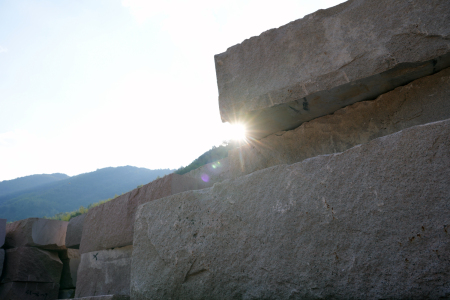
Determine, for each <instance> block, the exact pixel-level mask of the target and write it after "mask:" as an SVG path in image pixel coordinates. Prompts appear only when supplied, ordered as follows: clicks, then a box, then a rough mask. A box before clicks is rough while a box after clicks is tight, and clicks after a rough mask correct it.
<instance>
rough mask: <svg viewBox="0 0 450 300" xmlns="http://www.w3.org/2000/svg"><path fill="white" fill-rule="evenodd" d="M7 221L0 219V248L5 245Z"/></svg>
mask: <svg viewBox="0 0 450 300" xmlns="http://www.w3.org/2000/svg"><path fill="white" fill-rule="evenodd" d="M5 236H6V219H0V248H1V247H3V245H4V244H5Z"/></svg>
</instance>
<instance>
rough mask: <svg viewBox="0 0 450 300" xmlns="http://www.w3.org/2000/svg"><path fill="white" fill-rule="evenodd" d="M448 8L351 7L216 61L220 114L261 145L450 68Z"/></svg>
mask: <svg viewBox="0 0 450 300" xmlns="http://www.w3.org/2000/svg"><path fill="white" fill-rule="evenodd" d="M449 19H450V2H449V1H447V0H431V1H425V2H424V1H421V0H411V1H395V0H380V1H376V2H374V1H370V0H349V1H346V2H344V3H342V4H340V5H337V6H335V7H332V8H329V9H326V10H319V11H317V12H315V13H313V14H310V15H307V16H305V17H304V18H302V19H299V20H296V21H293V22H291V23H289V24H287V25H284V26H282V27H280V28H277V29H271V30H268V31H266V32H264V33H262V34H261V35H260V36H257V37H252V38H250V39H248V40H245V41H243V42H242V43H241V44H238V45H235V46H233V47H230V48H228V50H227V51H226V52H224V53H222V54H218V55H216V56H215V65H216V74H217V84H218V89H219V108H220V114H221V117H222V120H223V121H224V122H225V121H227V122H231V123H234V122H242V123H245V124H246V125H247V128H248V135H249V136H250V137H253V138H256V139H259V138H262V137H265V136H268V135H270V134H272V133H275V132H278V131H282V130H290V129H293V128H296V127H298V126H299V125H300V124H302V123H303V122H306V121H309V120H312V119H314V118H317V117H320V116H324V115H327V114H331V113H333V112H334V111H336V110H338V109H340V108H342V107H344V106H347V105H350V104H352V103H355V102H358V101H363V100H371V99H375V98H376V97H377V96H379V95H381V94H384V93H386V92H388V91H390V90H392V89H394V88H396V87H398V86H401V85H404V84H407V83H408V82H411V81H413V80H415V79H418V78H420V77H423V76H427V75H431V74H433V73H436V72H438V71H440V70H442V69H444V68H446V67H449V66H450V39H449V37H450V26H448V20H449Z"/></svg>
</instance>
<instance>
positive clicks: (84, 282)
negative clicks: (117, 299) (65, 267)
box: [75, 246, 133, 298]
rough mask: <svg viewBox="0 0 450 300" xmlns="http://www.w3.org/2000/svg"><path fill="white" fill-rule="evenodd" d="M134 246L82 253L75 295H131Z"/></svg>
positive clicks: (77, 296)
mask: <svg viewBox="0 0 450 300" xmlns="http://www.w3.org/2000/svg"><path fill="white" fill-rule="evenodd" d="M132 251H133V246H126V247H122V248H115V249H112V250H100V251H94V252H89V253H83V254H81V263H80V266H79V267H78V279H77V288H76V290H75V297H76V298H79V297H87V296H99V295H130V268H131V253H132Z"/></svg>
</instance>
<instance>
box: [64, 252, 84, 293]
mask: <svg viewBox="0 0 450 300" xmlns="http://www.w3.org/2000/svg"><path fill="white" fill-rule="evenodd" d="M59 258H60V259H61V261H62V263H63V269H62V274H61V281H60V282H59V286H60V288H61V289H67V290H69V289H74V288H75V287H76V286H77V272H78V266H79V265H80V260H81V258H80V251H78V250H77V249H67V250H64V251H61V252H59ZM60 298H61V297H60ZM72 298H73V297H72Z"/></svg>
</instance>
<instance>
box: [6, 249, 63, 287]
mask: <svg viewBox="0 0 450 300" xmlns="http://www.w3.org/2000/svg"><path fill="white" fill-rule="evenodd" d="M62 269H63V263H62V262H61V260H60V259H59V257H58V253H57V252H51V251H45V250H42V249H38V248H34V247H19V248H12V249H8V250H6V260H5V265H4V269H3V276H2V278H1V282H0V283H7V282H12V281H24V282H25V281H27V282H55V283H58V284H59V282H60V280H61V272H62Z"/></svg>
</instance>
